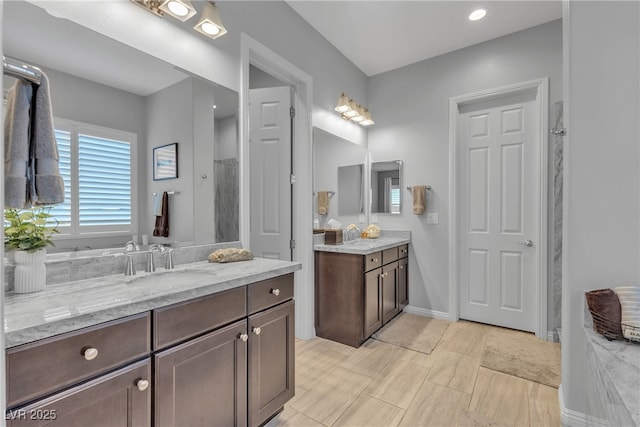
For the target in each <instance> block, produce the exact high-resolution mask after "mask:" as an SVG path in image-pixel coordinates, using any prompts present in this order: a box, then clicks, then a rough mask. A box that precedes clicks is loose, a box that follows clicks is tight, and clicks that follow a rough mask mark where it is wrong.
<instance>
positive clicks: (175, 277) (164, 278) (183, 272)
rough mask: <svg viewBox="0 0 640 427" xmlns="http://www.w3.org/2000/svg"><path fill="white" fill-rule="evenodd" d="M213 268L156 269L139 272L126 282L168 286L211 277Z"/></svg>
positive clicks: (213, 272)
mask: <svg viewBox="0 0 640 427" xmlns="http://www.w3.org/2000/svg"><path fill="white" fill-rule="evenodd" d="M213 275H215V271H213V270H208V271H207V270H204V269H189V268H179V269H173V270H162V271H155V272H153V273H138V274H136V275H135V276H130V277H128V278H127V279H126V280H125V282H126V283H127V284H129V285H146V284H150V285H157V286H166V285H172V284H175V283H179V282H183V281H186V280H188V281H194V280H195V281H198V280H205V279H207V278H211V276H213Z"/></svg>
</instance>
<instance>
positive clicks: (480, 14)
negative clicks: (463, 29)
mask: <svg viewBox="0 0 640 427" xmlns="http://www.w3.org/2000/svg"><path fill="white" fill-rule="evenodd" d="M486 14H487V11H486V10H484V9H476V10H474V11H473V12H471V14H470V15H469V21H477V20H479V19H482V18H484V16H485V15H486Z"/></svg>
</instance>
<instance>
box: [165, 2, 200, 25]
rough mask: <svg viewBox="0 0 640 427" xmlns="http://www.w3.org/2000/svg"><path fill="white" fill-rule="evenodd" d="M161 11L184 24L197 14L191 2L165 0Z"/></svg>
mask: <svg viewBox="0 0 640 427" xmlns="http://www.w3.org/2000/svg"><path fill="white" fill-rule="evenodd" d="M160 10H161V11H163V12H165V13H167V14H168V15H171V16H173V17H174V18H176V19H179V20H180V21H182V22H185V21H186V20H187V19H189V18H191V17H192V16H193V15H195V14H196V13H197V12H196V8H195V7H193V5H192V4H191V2H190V1H189V0H165V1H164V2H163V3H162V4H161V5H160Z"/></svg>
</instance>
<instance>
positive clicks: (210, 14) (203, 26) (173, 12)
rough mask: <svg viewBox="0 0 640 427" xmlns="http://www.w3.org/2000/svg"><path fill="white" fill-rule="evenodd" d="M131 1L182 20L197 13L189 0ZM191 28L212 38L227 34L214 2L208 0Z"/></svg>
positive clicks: (161, 15)
mask: <svg viewBox="0 0 640 427" xmlns="http://www.w3.org/2000/svg"><path fill="white" fill-rule="evenodd" d="M131 2H132V3H135V4H137V5H138V6H140V7H142V8H143V9H145V10H146V11H148V12H151V13H154V14H155V15H157V16H159V17H161V18H162V17H164V16H165V15H170V16H173V17H174V18H176V19H179V20H180V21H182V22H185V21H187V20H188V19H189V18H191V17H192V16H194V15H195V14H196V13H198V12H197V11H196V9H195V7H193V5H192V4H191V1H190V0H131ZM193 29H194V30H196V31H198V32H199V33H202V34H204V35H205V36H207V37H210V38H212V39H217V38H218V37H220V36H223V35H225V34H227V29H226V28H224V25H222V20H221V19H220V10H219V9H218V7H217V6H216V4H215V2H212V1H210V2H206V3H205V4H204V7H203V8H202V12H201V13H200V19H198V23H197V24H196V25H195V27H193Z"/></svg>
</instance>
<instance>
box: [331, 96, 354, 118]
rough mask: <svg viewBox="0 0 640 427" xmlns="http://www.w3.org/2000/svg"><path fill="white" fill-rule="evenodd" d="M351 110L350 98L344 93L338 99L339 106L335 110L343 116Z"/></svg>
mask: <svg viewBox="0 0 640 427" xmlns="http://www.w3.org/2000/svg"><path fill="white" fill-rule="evenodd" d="M350 108H351V107H349V98H348V97H347V95H345V94H344V92H342V95H340V96H339V97H338V104H337V105H336V108H334V110H336V111H337V112H338V113H340V114H342V113H345V112H347V111H348V110H349V109H350Z"/></svg>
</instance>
